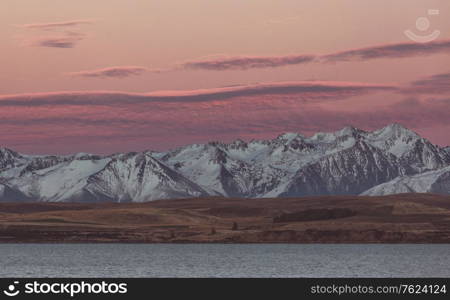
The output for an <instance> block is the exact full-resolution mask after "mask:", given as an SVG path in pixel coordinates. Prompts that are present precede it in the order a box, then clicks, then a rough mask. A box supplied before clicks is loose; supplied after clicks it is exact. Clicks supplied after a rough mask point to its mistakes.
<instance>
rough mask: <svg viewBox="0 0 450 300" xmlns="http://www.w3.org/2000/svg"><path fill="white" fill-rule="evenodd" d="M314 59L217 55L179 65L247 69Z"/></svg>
mask: <svg viewBox="0 0 450 300" xmlns="http://www.w3.org/2000/svg"><path fill="white" fill-rule="evenodd" d="M315 59H316V57H315V56H314V55H286V56H235V57H218V58H209V59H202V60H193V61H187V62H184V63H182V64H181V65H180V67H181V68H182V69H192V70H214V71H223V70H248V69H257V68H276V67H281V66H288V65H299V64H305V63H309V62H312V61H314V60H315Z"/></svg>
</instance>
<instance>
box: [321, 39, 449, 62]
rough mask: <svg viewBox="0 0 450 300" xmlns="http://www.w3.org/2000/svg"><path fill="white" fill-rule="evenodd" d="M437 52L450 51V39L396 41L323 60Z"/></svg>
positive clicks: (403, 55)
mask: <svg viewBox="0 0 450 300" xmlns="http://www.w3.org/2000/svg"><path fill="white" fill-rule="evenodd" d="M436 53H450V40H436V41H433V42H429V43H425V44H422V43H416V42H406V43H396V44H386V45H379V46H372V47H366V48H359V49H351V50H345V51H341V52H337V53H332V54H328V55H323V56H321V60H323V61H327V62H328V61H331V62H335V61H350V60H370V59H377V58H403V57H414V56H425V55H431V54H436Z"/></svg>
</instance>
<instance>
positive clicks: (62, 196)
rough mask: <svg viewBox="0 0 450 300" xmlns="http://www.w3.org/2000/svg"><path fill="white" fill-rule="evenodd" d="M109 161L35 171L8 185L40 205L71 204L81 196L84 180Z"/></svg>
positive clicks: (77, 163) (67, 164)
mask: <svg viewBox="0 0 450 300" xmlns="http://www.w3.org/2000/svg"><path fill="white" fill-rule="evenodd" d="M109 161H110V159H108V158H106V159H101V160H78V159H74V160H71V161H67V162H62V163H59V164H55V165H52V166H50V167H48V168H43V169H37V170H35V171H33V172H28V173H26V174H23V176H20V177H18V178H15V179H13V180H10V181H9V182H8V185H9V186H10V187H11V188H14V189H16V190H17V191H20V192H21V193H23V194H24V195H25V196H26V197H28V198H37V199H40V200H41V201H49V202H59V201H72V200H74V199H78V198H79V197H80V196H81V195H82V191H83V188H84V187H85V186H86V184H87V178H88V176H90V175H92V174H95V173H96V172H99V171H100V170H102V169H103V168H104V167H105V166H106V164H107V163H108V162H109Z"/></svg>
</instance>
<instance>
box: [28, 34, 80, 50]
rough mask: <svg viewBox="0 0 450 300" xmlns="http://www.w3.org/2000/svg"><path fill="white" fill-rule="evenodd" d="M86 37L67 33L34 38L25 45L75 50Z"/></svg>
mask: <svg viewBox="0 0 450 300" xmlns="http://www.w3.org/2000/svg"><path fill="white" fill-rule="evenodd" d="M85 37H86V36H85V35H84V34H82V33H76V32H66V33H63V34H61V35H54V36H39V37H33V38H30V39H28V40H26V41H25V44H27V45H30V46H36V47H50V48H74V47H75V46H76V45H77V43H78V42H80V41H82V40H83V39H84V38H85Z"/></svg>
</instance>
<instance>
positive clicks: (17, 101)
mask: <svg viewBox="0 0 450 300" xmlns="http://www.w3.org/2000/svg"><path fill="white" fill-rule="evenodd" d="M397 89H398V87H397V86H395V85H389V84H370V83H359V82H333V81H298V82H274V83H263V84H255V85H245V86H233V87H225V88H213V89H204V90H190V91H159V92H151V93H127V92H111V91H93V92H54V93H35V94H19V95H4V96H0V106H64V105H82V106H87V105H93V106H98V105H100V106H121V105H130V104H139V103H141V104H145V103H158V102H163V103H164V102H167V103H169V102H172V103H196V102H210V101H228V100H232V99H236V98H247V97H251V98H254V99H256V98H257V97H264V96H275V97H282V96H292V97H296V98H297V99H298V100H311V99H342V98H348V97H352V96H356V95H363V94H367V93H374V92H381V91H396V90H397Z"/></svg>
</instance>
